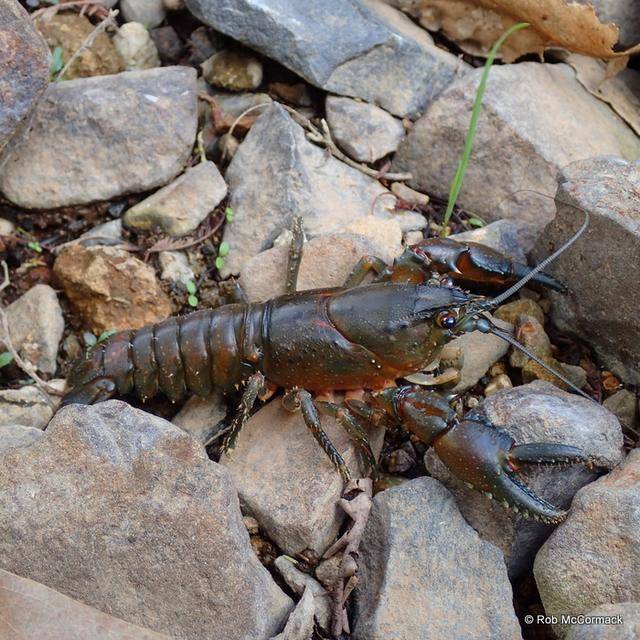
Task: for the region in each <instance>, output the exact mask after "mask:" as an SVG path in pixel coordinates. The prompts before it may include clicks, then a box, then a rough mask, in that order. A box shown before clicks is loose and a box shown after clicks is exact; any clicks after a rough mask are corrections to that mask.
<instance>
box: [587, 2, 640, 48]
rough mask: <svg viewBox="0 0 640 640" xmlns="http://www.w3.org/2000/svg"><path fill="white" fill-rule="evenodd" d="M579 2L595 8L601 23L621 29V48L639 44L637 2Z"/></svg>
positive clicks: (639, 18) (639, 13) (639, 32)
mask: <svg viewBox="0 0 640 640" xmlns="http://www.w3.org/2000/svg"><path fill="white" fill-rule="evenodd" d="M578 2H579V3H580V4H590V5H591V6H593V7H594V8H595V10H596V15H597V16H598V18H599V19H600V21H601V22H615V24H616V25H617V26H618V28H619V29H620V38H619V44H620V46H621V47H625V48H626V47H632V46H633V45H635V44H638V35H640V6H638V3H637V2H626V1H625V0H578ZM616 48H617V47H616Z"/></svg>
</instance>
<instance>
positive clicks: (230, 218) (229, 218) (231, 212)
mask: <svg viewBox="0 0 640 640" xmlns="http://www.w3.org/2000/svg"><path fill="white" fill-rule="evenodd" d="M224 215H225V217H226V218H227V222H233V219H234V218H235V217H236V213H235V211H234V210H233V209H232V208H231V207H227V208H226V209H225V210H224Z"/></svg>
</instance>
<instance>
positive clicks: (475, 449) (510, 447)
mask: <svg viewBox="0 0 640 640" xmlns="http://www.w3.org/2000/svg"><path fill="white" fill-rule="evenodd" d="M576 238H577V235H576V236H574V237H573V238H572V239H571V240H570V241H569V243H567V244H566V245H565V247H564V248H566V247H567V246H569V244H571V243H572V242H573V241H575V239H576ZM564 248H563V249H564ZM301 249H302V237H301V229H300V224H299V223H298V224H297V225H294V239H293V242H292V250H291V252H290V264H289V267H288V274H289V277H288V280H287V290H288V291H289V293H287V294H285V295H283V296H280V297H277V298H274V299H272V300H268V301H267V302H262V303H251V304H249V303H247V302H238V303H234V304H229V305H226V306H223V307H219V308H217V309H214V310H210V311H198V312H195V313H192V314H190V315H186V316H182V317H177V318H170V319H168V320H166V321H164V322H161V323H159V324H156V325H153V326H150V327H144V328H142V329H139V330H132V331H122V332H120V333H117V334H115V335H114V336H112V337H111V338H109V339H107V340H105V341H103V342H100V343H99V344H98V345H96V347H95V348H93V349H92V350H91V351H89V352H88V353H87V354H86V356H85V357H84V358H83V359H82V360H81V361H80V362H79V363H77V365H76V366H75V368H74V370H73V372H72V374H71V375H70V377H69V391H68V392H67V394H66V396H65V397H64V399H63V401H62V405H63V406H64V405H68V404H71V403H84V404H91V403H94V402H98V401H101V400H106V399H108V398H110V397H112V396H114V395H116V394H117V395H125V394H128V393H132V392H133V393H135V394H137V395H138V396H139V397H140V398H141V399H142V400H143V401H144V400H146V399H147V398H151V397H152V396H155V395H156V394H158V393H160V392H162V393H164V394H165V395H166V396H167V397H168V398H169V399H170V400H172V401H177V400H179V399H180V398H182V397H183V396H184V395H185V394H186V393H188V392H191V393H196V394H198V395H201V396H206V395H208V394H210V393H211V392H212V391H213V389H214V388H218V389H221V390H223V391H225V392H232V391H233V390H234V389H236V388H237V387H238V385H240V384H242V385H244V389H243V393H242V398H241V401H240V406H239V408H238V411H237V413H236V416H235V418H234V420H233V421H232V423H231V425H230V428H229V431H228V434H227V436H226V440H225V443H224V445H223V446H224V448H225V449H228V448H231V447H233V446H234V443H235V441H236V438H237V436H238V433H239V431H240V429H241V428H242V426H243V425H244V424H245V422H246V421H247V419H248V417H249V415H250V412H251V410H252V407H253V405H254V404H255V402H256V400H257V399H258V398H260V397H262V398H264V397H265V396H266V395H268V394H269V393H272V392H273V391H274V390H275V388H276V387H283V388H284V389H285V394H284V397H283V403H284V405H285V407H287V408H289V409H291V410H297V409H299V410H301V411H302V414H303V417H304V420H305V423H306V424H307V426H308V427H309V430H310V431H311V433H312V434H313V436H314V437H315V438H316V440H317V441H318V443H319V444H320V445H321V447H322V448H323V449H324V451H325V452H326V453H327V455H328V456H329V458H330V459H331V461H332V462H333V464H334V465H335V467H336V469H337V470H338V471H339V472H340V473H341V475H342V476H343V478H344V479H345V480H346V479H349V478H350V473H349V470H348V469H347V467H346V465H345V463H344V460H343V459H342V457H341V455H340V453H339V452H338V451H337V450H336V449H335V447H334V446H333V444H332V443H331V441H330V439H329V438H328V436H327V435H326V434H325V432H324V431H323V430H322V426H321V420H320V412H319V409H320V410H321V411H323V412H326V413H329V414H332V415H334V416H335V417H336V418H337V420H338V421H339V422H340V424H342V425H343V426H344V428H345V429H346V431H347V432H348V433H349V435H350V436H351V437H352V439H353V440H354V442H355V443H356V445H357V446H358V447H359V449H360V450H361V452H362V453H363V455H364V456H365V458H366V460H367V461H368V462H369V463H370V464H371V466H372V467H373V466H375V464H376V461H375V458H374V456H373V453H372V452H371V448H370V446H369V443H368V441H367V438H366V434H365V430H364V429H363V421H367V420H369V421H381V420H382V421H384V422H385V423H388V424H390V425H391V424H396V425H401V426H403V427H404V428H405V429H407V430H409V431H411V432H412V433H414V434H415V435H416V436H417V437H418V438H420V439H421V440H422V441H423V442H425V444H427V445H430V446H433V447H434V449H435V451H436V453H437V454H438V455H439V457H440V458H441V459H442V461H443V462H444V463H445V464H446V465H447V466H448V467H449V469H450V470H451V471H452V472H453V473H454V474H456V475H457V476H458V477H459V478H460V479H462V480H464V481H465V482H467V483H469V484H471V485H472V486H473V487H475V488H476V489H478V490H480V491H483V492H485V493H486V494H488V495H491V496H492V497H493V498H495V499H497V500H498V501H500V502H501V503H503V504H504V505H506V506H508V507H510V508H512V509H514V510H516V511H519V512H520V513H522V514H523V515H526V516H530V517H533V518H537V519H540V520H543V521H545V522H555V521H558V520H559V519H561V518H562V517H563V515H564V514H563V512H562V511H559V510H557V509H556V508H555V507H553V506H552V505H550V504H548V503H547V502H545V501H544V500H543V499H541V498H539V497H538V496H536V495H535V494H533V492H532V491H530V490H529V489H528V488H527V487H526V486H525V485H524V484H522V483H521V482H520V481H518V479H517V475H516V474H517V471H518V469H519V468H520V466H521V465H523V464H529V463H543V464H575V463H585V462H586V460H585V459H584V456H583V455H582V453H581V452H580V451H579V450H578V449H576V448H574V447H569V446H566V445H559V444H547V443H537V444H527V445H516V444H515V443H514V442H513V440H512V439H511V437H510V436H509V435H508V434H507V433H506V432H504V431H502V430H500V429H498V428H497V427H495V426H494V425H492V424H491V423H490V422H488V421H487V419H486V418H484V417H483V416H482V415H481V414H478V413H470V414H467V415H466V416H464V417H463V418H462V419H459V418H458V417H457V416H456V414H455V412H454V411H453V409H452V408H451V406H450V404H449V400H448V399H447V398H445V397H443V396H441V395H439V394H437V393H435V392H427V391H424V390H423V389H420V388H414V387H411V386H406V385H405V386H396V380H398V379H402V378H404V377H406V376H408V375H411V374H413V373H416V372H419V371H421V370H422V369H424V368H425V367H426V366H428V365H429V364H431V363H433V362H434V361H436V360H437V359H438V357H439V353H440V351H441V349H442V347H443V346H444V345H445V344H446V342H447V341H449V340H451V339H452V338H454V337H455V336H457V335H460V334H462V333H465V332H468V331H473V330H476V329H480V330H481V331H485V332H491V333H494V334H496V335H499V336H500V337H502V338H504V339H505V340H508V341H509V342H510V343H512V344H514V346H516V347H518V348H523V347H521V345H519V343H518V342H517V341H515V339H514V338H513V337H512V336H510V334H506V333H504V332H503V331H500V330H499V329H498V328H497V327H495V326H494V325H493V323H492V322H491V320H490V318H489V317H487V315H486V314H487V311H489V310H490V309H492V308H495V306H497V305H498V304H500V303H501V302H502V301H503V300H504V299H505V298H506V297H508V296H509V295H511V294H513V293H514V292H515V291H516V290H517V289H518V288H520V287H521V286H522V285H523V284H524V283H525V282H526V281H529V280H533V281H535V282H537V283H538V284H540V285H543V286H544V285H547V286H552V287H554V288H556V289H561V288H562V286H561V285H560V284H559V283H556V282H555V281H553V280H552V279H551V278H550V277H548V276H544V275H543V274H542V273H541V270H542V267H543V266H544V264H545V263H548V261H549V259H547V261H545V263H543V265H539V266H538V267H536V268H534V269H529V268H528V267H527V266H525V265H519V264H517V263H513V262H512V261H510V260H509V259H507V258H505V257H504V256H500V254H496V252H495V251H492V250H484V249H483V248H482V247H481V246H480V245H474V246H471V245H469V244H466V245H458V244H456V243H455V242H454V241H452V240H446V239H445V240H429V241H424V242H423V243H419V244H418V245H414V246H413V247H408V248H407V250H406V251H405V253H404V254H403V256H401V257H400V258H398V259H397V260H396V262H395V263H394V264H393V265H391V266H387V265H385V264H384V263H381V261H379V260H378V259H377V258H375V257H366V258H364V259H363V260H361V261H360V262H359V263H358V265H357V266H356V268H355V269H354V272H353V273H352V275H351V276H350V278H349V279H348V282H347V286H345V287H343V288H333V289H319V290H313V291H304V292H296V280H297V271H298V266H299V260H300V254H301ZM559 253H560V251H558V252H556V254H554V256H553V257H555V256H556V255H559ZM370 271H373V272H374V273H375V274H376V277H375V280H374V282H373V283H370V284H365V285H362V284H361V282H362V281H363V280H364V278H365V276H366V274H367V273H369V272H370ZM483 274H484V281H483V279H482V276H483ZM518 277H521V278H522V279H521V280H519V281H517V278H518ZM454 279H457V281H458V282H464V283H465V284H468V285H469V286H471V284H472V283H476V284H481V285H485V288H486V287H487V286H491V288H492V289H493V290H495V289H496V288H498V289H503V290H504V289H505V288H507V287H509V288H508V289H507V291H503V293H502V294H500V295H498V296H497V297H496V298H488V297H485V296H480V295H477V294H474V293H470V292H468V291H465V290H463V289H462V288H460V287H458V286H455V285H454V284H453V280H454ZM509 285H511V286H509ZM527 354H528V352H527ZM528 355H529V356H530V357H533V358H535V356H533V355H532V354H528ZM541 365H542V366H546V365H545V364H544V363H541ZM554 373H555V372H554ZM355 390H358V391H361V390H368V391H369V392H370V393H369V394H368V395H366V396H365V397H366V398H367V401H366V402H361V401H355V400H347V402H346V405H337V404H335V403H333V402H331V401H323V402H317V401H315V400H314V398H313V397H312V395H311V394H312V392H313V393H315V394H322V395H323V396H324V397H327V396H328V397H329V398H330V397H331V394H332V393H333V392H334V391H355Z"/></svg>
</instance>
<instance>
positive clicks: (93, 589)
mask: <svg viewBox="0 0 640 640" xmlns="http://www.w3.org/2000/svg"><path fill="white" fill-rule="evenodd" d="M0 566H2V567H3V568H4V569H6V570H8V571H11V572H13V573H17V574H19V575H22V576H24V577H27V578H30V579H32V580H36V581H38V582H41V583H43V584H45V585H47V586H49V587H51V588H53V589H56V590H58V591H60V592H62V593H64V594H66V595H68V596H71V597H72V598H76V599H77V600H80V601H81V602H84V603H86V604H89V605H91V606H93V607H96V608H97V609H100V610H101V611H104V612H105V613H109V614H111V615H114V616H117V617H119V618H122V619H123V620H126V621H128V622H132V623H134V624H138V625H141V626H143V627H149V628H150V629H153V630H155V631H159V632H162V633H166V634H167V635H169V636H171V637H172V638H179V639H184V640H186V639H190V640H191V639H195V638H207V639H211V640H230V639H236V640H250V639H251V640H253V639H258V638H261V639H265V638H269V637H270V636H271V635H274V634H275V633H277V632H279V630H280V629H281V628H282V626H283V624H284V621H285V619H286V617H287V614H288V612H289V610H290V608H291V605H292V603H291V601H290V600H289V598H288V597H287V596H285V595H284V594H283V593H282V591H280V589H279V588H278V586H277V585H276V584H275V583H274V582H273V580H272V578H271V576H270V575H269V573H268V572H267V570H266V569H265V568H264V567H263V566H262V565H261V564H260V562H259V561H258V559H257V557H256V555H255V553H254V552H253V550H252V548H251V546H250V544H249V536H248V534H247V531H246V529H245V527H244V524H243V522H242V516H241V514H240V509H239V505H238V498H237V495H236V492H235V489H234V487H233V484H232V482H231V479H230V477H229V473H228V472H227V471H226V470H225V469H224V468H223V467H221V466H219V465H217V464H215V463H213V462H211V461H210V460H209V459H208V458H207V456H206V453H205V451H204V449H203V448H202V446H201V445H200V444H198V443H197V442H196V441H195V440H194V439H192V438H191V436H189V435H188V434H186V433H184V432H183V431H181V430H180V429H178V428H177V427H174V426H173V425H171V424H170V423H168V422H166V421H165V420H162V419H161V418H157V417H155V416H152V415H151V414H148V413H146V412H144V411H140V410H138V409H133V408H132V407H130V406H129V405H127V404H125V403H124V402H120V401H118V400H110V401H108V402H104V403H102V404H99V405H97V406H81V405H71V406H68V407H65V408H64V409H62V410H61V411H60V412H59V413H58V414H57V415H56V416H55V417H54V419H53V420H52V422H51V424H50V426H49V428H48V429H47V431H46V432H45V435H44V437H42V438H40V439H39V440H37V441H36V442H35V443H33V444H31V445H30V446H28V447H22V448H18V449H12V450H10V451H7V452H4V453H2V455H1V456H0Z"/></svg>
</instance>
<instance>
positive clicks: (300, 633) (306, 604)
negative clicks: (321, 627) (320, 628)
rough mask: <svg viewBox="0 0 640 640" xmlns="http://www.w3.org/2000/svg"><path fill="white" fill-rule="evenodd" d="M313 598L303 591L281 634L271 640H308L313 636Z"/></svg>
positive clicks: (308, 590)
mask: <svg viewBox="0 0 640 640" xmlns="http://www.w3.org/2000/svg"><path fill="white" fill-rule="evenodd" d="M313 613H314V596H313V592H312V591H311V590H310V589H305V591H304V593H303V594H302V598H300V601H299V602H298V604H297V605H296V608H295V609H294V610H293V611H292V612H291V615H290V616H289V619H288V620H287V624H286V625H285V627H284V629H283V631H282V633H279V634H278V635H277V636H273V638H271V640H310V638H311V637H312V635H313Z"/></svg>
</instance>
